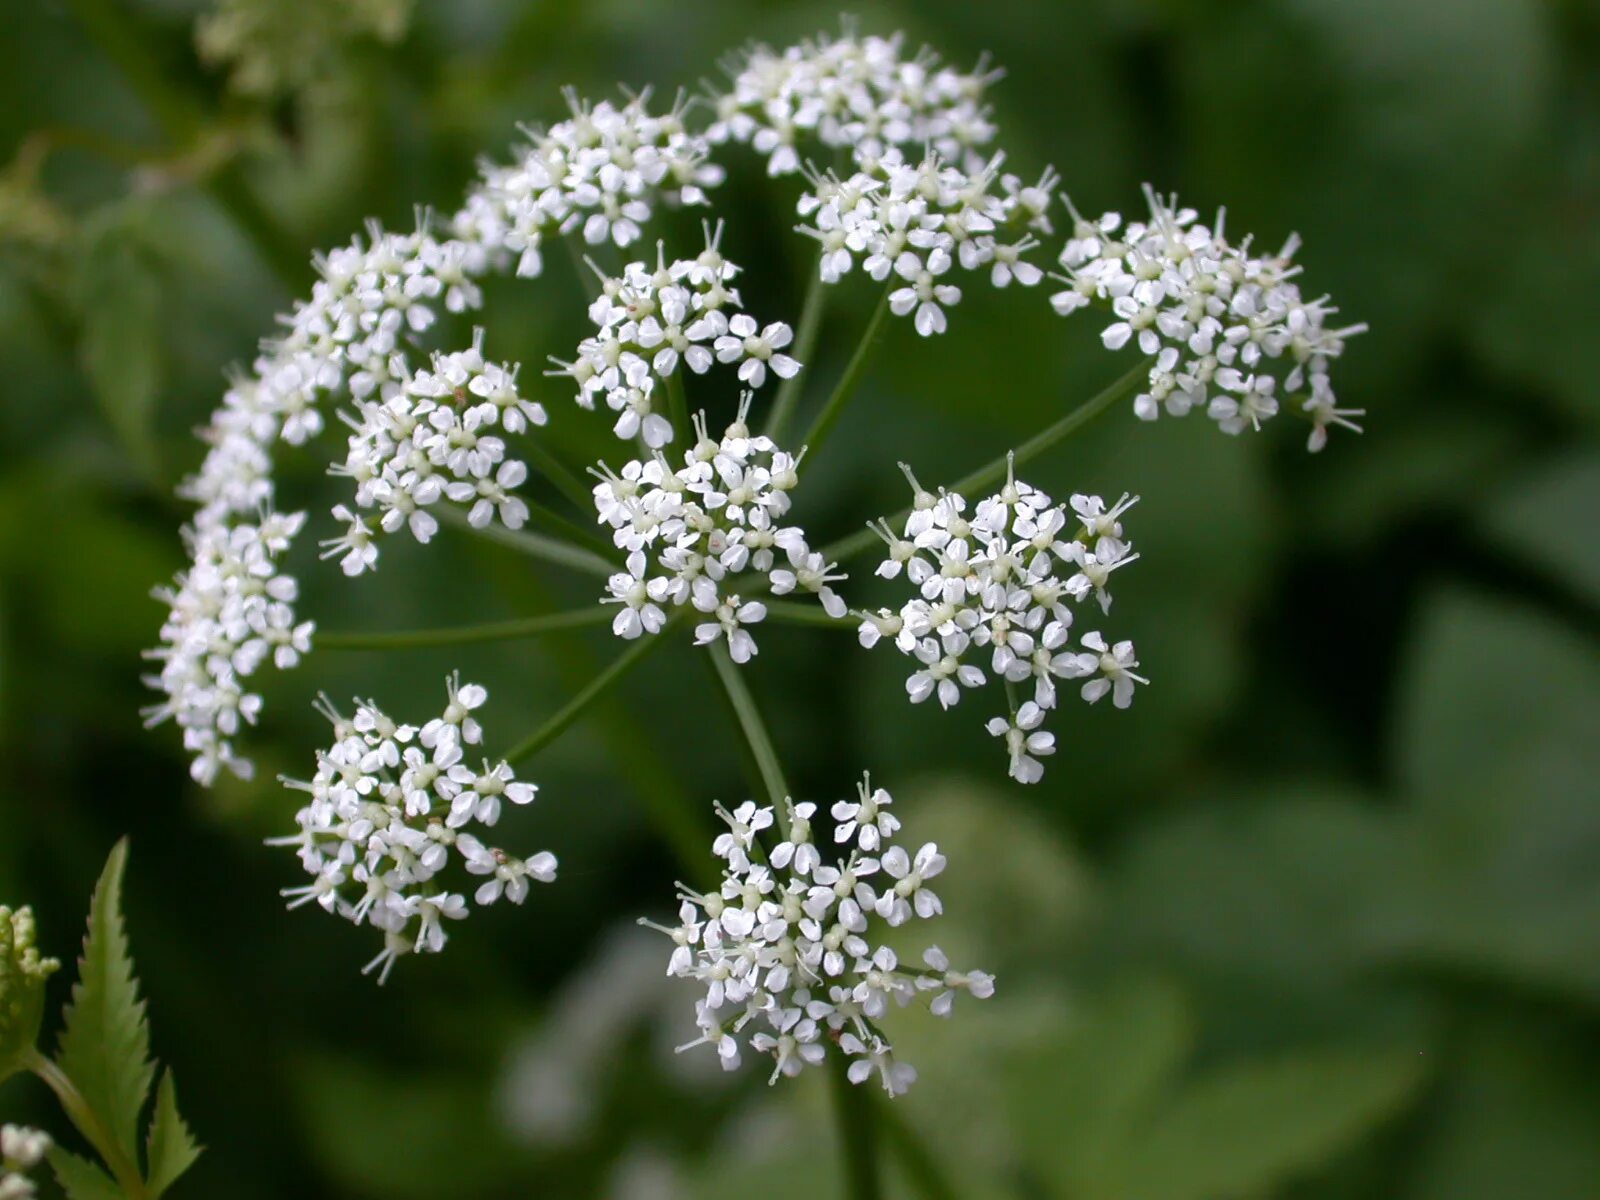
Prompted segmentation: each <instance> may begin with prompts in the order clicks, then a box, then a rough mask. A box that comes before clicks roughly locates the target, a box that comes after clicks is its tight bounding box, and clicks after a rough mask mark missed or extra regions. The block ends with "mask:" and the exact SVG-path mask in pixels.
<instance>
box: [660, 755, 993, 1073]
mask: <svg viewBox="0 0 1600 1200" xmlns="http://www.w3.org/2000/svg"><path fill="white" fill-rule="evenodd" d="M856 795H857V799H856V800H855V801H854V802H850V801H840V802H839V803H838V804H835V805H834V806H833V813H834V815H835V818H836V820H838V821H839V824H838V825H837V826H836V828H835V831H834V839H833V840H834V841H835V842H836V843H841V844H844V843H859V844H860V845H862V846H865V845H866V844H867V843H868V842H869V841H870V842H871V844H872V845H874V846H877V845H880V844H882V845H883V850H884V853H883V859H882V870H881V873H880V867H879V861H878V860H877V859H876V858H870V857H864V856H863V855H862V853H861V851H860V850H858V849H856V848H855V845H851V847H850V849H849V850H848V851H847V852H845V857H844V858H842V859H839V860H836V861H834V862H832V863H823V862H822V861H821V857H820V854H819V852H818V849H817V847H816V845H815V844H814V842H813V832H814V830H813V824H812V818H813V817H815V815H816V805H814V804H810V803H804V804H793V803H789V804H788V805H787V815H788V834H787V836H786V837H785V838H784V840H783V841H781V842H778V843H777V844H776V845H770V843H769V850H768V853H767V855H766V857H767V862H766V863H762V862H760V861H756V860H757V859H759V857H760V856H759V855H757V854H756V853H755V850H756V848H757V846H759V845H760V844H761V843H762V842H763V840H765V838H767V837H770V834H769V833H768V831H769V830H770V828H771V826H772V825H773V824H774V814H773V811H772V809H771V808H768V807H760V806H757V805H756V804H754V803H750V802H746V803H744V804H741V805H739V806H738V807H737V808H735V809H734V810H733V811H732V812H729V811H727V810H726V809H724V808H722V807H721V806H718V808H717V812H718V814H719V815H720V816H721V817H722V820H723V822H724V823H725V824H726V825H727V827H728V828H727V830H726V831H725V832H723V833H721V834H719V835H718V836H717V839H716V841H715V843H714V844H713V852H714V853H715V854H716V855H717V856H718V857H719V858H721V859H722V860H723V862H724V864H725V868H724V871H723V879H722V884H721V886H720V887H719V888H717V889H716V890H714V891H711V892H709V893H704V894H702V893H699V892H695V891H690V890H689V889H686V888H683V887H682V885H680V892H679V897H680V900H681V905H680V908H679V911H678V923H677V924H676V925H661V924H656V923H655V922H652V921H647V920H645V921H641V922H640V923H641V924H643V925H647V926H649V927H650V928H652V929H656V930H658V931H660V932H661V933H664V934H666V935H667V936H668V937H669V938H670V939H671V941H672V944H673V948H672V951H671V955H670V957H669V959H668V963H667V973H668V974H669V975H671V976H673V977H675V978H680V979H689V980H693V981H694V982H695V983H696V984H697V985H698V986H699V987H700V988H702V989H703V997H702V998H701V999H700V1000H699V1001H698V1002H697V1004H696V1006H695V1023H696V1025H697V1026H698V1027H699V1030H700V1034H699V1036H698V1037H696V1038H695V1039H693V1040H692V1041H689V1042H687V1043H685V1044H684V1045H681V1046H679V1047H678V1049H679V1050H680V1051H685V1050H690V1049H693V1048H695V1047H698V1046H707V1045H709V1046H713V1047H715V1049H716V1051H717V1056H718V1058H719V1060H720V1061H721V1063H722V1065H723V1067H724V1068H725V1069H728V1070H732V1069H733V1068H735V1067H737V1066H738V1065H739V1062H740V1059H741V1056H742V1051H743V1050H744V1049H746V1048H748V1049H750V1050H753V1051H755V1052H756V1053H758V1054H762V1055H766V1056H769V1057H770V1058H771V1059H772V1062H773V1067H772V1072H771V1075H770V1076H769V1079H770V1081H771V1082H773V1083H776V1082H777V1081H778V1080H779V1079H782V1078H786V1077H793V1076H795V1075H798V1074H800V1073H801V1072H802V1071H803V1070H804V1069H805V1068H807V1067H813V1066H819V1065H821V1064H822V1063H824V1062H825V1061H826V1060H827V1058H828V1055H829V1054H830V1053H839V1054H842V1055H844V1056H845V1058H846V1059H847V1060H849V1066H848V1068H847V1069H848V1073H849V1077H850V1078H851V1079H852V1080H853V1081H855V1082H857V1083H862V1082H865V1081H866V1080H867V1079H868V1078H869V1077H871V1076H872V1075H874V1074H876V1075H878V1076H879V1077H880V1079H881V1080H882V1082H883V1083H884V1086H885V1087H887V1088H888V1089H889V1090H890V1092H891V1094H898V1093H899V1092H902V1091H904V1090H905V1088H906V1087H908V1086H909V1085H910V1083H911V1082H912V1081H913V1080H914V1079H915V1078H916V1072H915V1071H913V1070H912V1069H911V1068H910V1066H909V1065H907V1064H905V1063H901V1062H899V1061H898V1060H896V1059H895V1057H894V1054H893V1049H892V1047H891V1046H890V1045H889V1043H888V1042H887V1041H885V1040H884V1037H883V1033H882V1029H881V1024H880V1023H881V1022H883V1021H884V1020H885V1019H886V1018H888V1017H889V1016H891V1015H892V1013H893V1011H894V1010H895V1009H896V1008H899V1007H901V1006H904V1005H906V1004H909V1003H911V1002H912V1001H914V1000H916V999H918V998H919V997H921V998H924V999H926V1000H927V1002H928V1006H929V1007H930V1008H931V1009H932V1010H933V1011H934V1012H936V1013H938V1014H940V1015H945V1014H947V1013H948V1012H949V1011H950V1007H951V1001H952V998H953V994H954V993H955V992H956V991H965V992H967V993H968V994H969V995H971V996H973V997H975V998H978V999H982V998H984V997H986V996H989V995H992V994H993V991H994V983H993V979H992V977H991V976H989V975H986V974H985V973H983V972H981V971H971V972H960V971H956V970H953V969H951V967H950V963H949V961H948V960H947V959H946V958H945V956H944V955H943V953H942V952H941V951H940V950H939V949H938V947H936V946H935V947H930V948H929V949H928V950H927V951H926V952H925V953H924V955H923V962H924V963H925V964H927V966H926V969H922V968H907V967H906V966H904V965H902V963H901V962H900V959H899V957H898V955H897V954H896V953H895V951H894V950H893V949H892V948H890V947H889V946H887V945H885V944H882V942H881V940H879V939H881V937H882V935H883V931H884V929H885V928H886V927H890V926H896V925H902V924H906V923H909V922H910V921H912V920H930V919H932V918H934V917H937V916H938V915H939V913H940V910H941V905H940V902H939V899H938V897H937V896H936V895H935V894H934V893H933V892H932V891H931V890H930V889H929V888H928V887H927V881H928V880H930V879H933V878H934V877H935V876H937V875H938V874H939V873H940V872H941V871H942V870H943V869H944V867H945V860H944V856H943V855H941V854H940V853H939V851H938V849H937V847H935V846H934V845H932V844H931V843H930V844H928V845H925V846H923V847H922V848H921V849H920V850H918V851H917V852H916V854H915V855H911V854H908V853H907V851H906V850H905V849H903V848H902V847H900V846H897V845H892V844H889V842H888V840H887V839H890V838H892V836H893V835H894V833H895V832H896V831H897V829H898V823H897V822H895V821H894V819H893V818H892V817H891V816H890V815H889V813H888V809H889V806H890V805H891V803H892V798H891V797H890V796H889V794H888V793H887V792H885V791H884V790H883V789H881V788H878V789H874V788H873V786H872V784H871V781H870V780H867V779H863V780H862V782H861V784H860V786H859V787H858V788H857V791H856ZM764 835H765V836H764ZM880 839H883V840H882V841H881V843H880ZM879 879H881V880H882V881H883V882H884V884H885V886H884V888H883V890H882V891H881V892H880V891H875V890H874V889H873V887H872V886H871V883H872V882H873V881H876V880H879Z"/></svg>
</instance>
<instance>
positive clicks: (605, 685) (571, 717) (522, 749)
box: [503, 629, 667, 763]
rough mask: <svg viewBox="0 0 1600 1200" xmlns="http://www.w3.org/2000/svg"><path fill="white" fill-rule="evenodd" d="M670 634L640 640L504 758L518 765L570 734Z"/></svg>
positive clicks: (661, 633)
mask: <svg viewBox="0 0 1600 1200" xmlns="http://www.w3.org/2000/svg"><path fill="white" fill-rule="evenodd" d="M666 633H667V631H666V630H665V629H663V630H662V631H661V632H660V633H656V634H648V635H646V636H644V637H641V638H639V639H637V640H636V641H635V642H634V643H633V645H631V646H629V647H628V648H627V650H625V651H623V653H622V654H621V655H619V656H618V657H617V658H616V659H614V660H613V661H612V663H611V665H610V666H608V667H607V668H605V670H603V671H601V672H600V674H598V675H596V676H595V677H594V678H593V679H591V680H590V681H589V682H588V684H587V685H586V686H585V687H584V688H583V689H582V690H581V691H580V692H579V693H578V694H577V695H576V696H574V697H573V698H572V699H571V700H569V701H567V703H566V706H565V707H563V708H562V709H561V710H560V711H559V712H558V713H556V715H555V716H553V717H551V718H550V719H549V720H548V721H546V722H545V723H544V724H543V725H541V726H539V728H538V729H535V730H534V731H533V732H532V733H530V734H529V735H528V736H527V737H525V738H523V739H522V740H521V741H520V742H518V743H517V744H516V745H515V746H513V747H511V749H509V750H507V751H506V752H505V754H504V755H503V757H504V758H505V760H506V761H507V762H510V763H517V762H521V761H522V760H523V759H525V758H528V757H530V756H532V755H534V754H536V753H538V752H539V751H540V750H543V749H544V748H545V747H546V746H548V745H549V744H550V743H551V742H553V741H555V740H556V738H558V737H560V736H561V734H562V733H563V732H564V731H565V730H566V728H567V726H569V725H571V724H572V723H573V722H574V721H576V720H577V719H578V718H579V717H581V716H582V715H583V713H584V710H585V709H587V708H588V707H589V706H590V705H591V704H593V703H594V702H595V701H596V700H598V699H600V697H601V696H603V695H605V694H606V693H607V692H608V691H610V690H611V688H612V687H613V686H614V685H616V684H617V683H618V682H620V681H621V679H622V677H623V676H624V675H626V674H627V673H628V672H629V671H631V670H632V669H633V668H634V667H635V666H637V665H638V664H639V663H640V662H642V661H643V660H644V658H645V656H646V655H648V654H649V653H650V652H651V651H652V650H654V649H655V648H656V647H657V646H659V645H660V644H661V643H662V642H664V641H666Z"/></svg>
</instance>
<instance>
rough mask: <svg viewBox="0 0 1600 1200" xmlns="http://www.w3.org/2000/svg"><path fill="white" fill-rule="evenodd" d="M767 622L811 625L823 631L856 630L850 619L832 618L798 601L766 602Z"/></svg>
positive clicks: (813, 606)
mask: <svg viewBox="0 0 1600 1200" xmlns="http://www.w3.org/2000/svg"><path fill="white" fill-rule="evenodd" d="M763 603H765V604H766V606H767V620H769V621H776V622H778V623H779V624H780V625H809V626H812V627H814V628H821V629H843V630H854V629H855V627H856V626H855V622H853V621H851V620H850V619H849V618H848V617H830V616H829V615H828V614H827V613H826V612H824V611H823V609H822V608H821V607H820V606H818V605H815V604H802V603H800V601H798V600H766V601H763Z"/></svg>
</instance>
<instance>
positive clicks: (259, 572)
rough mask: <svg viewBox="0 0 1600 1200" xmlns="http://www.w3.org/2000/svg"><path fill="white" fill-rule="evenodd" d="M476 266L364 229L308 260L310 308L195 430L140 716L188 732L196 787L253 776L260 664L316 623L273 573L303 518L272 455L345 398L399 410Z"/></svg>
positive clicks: (368, 560) (355, 532)
mask: <svg viewBox="0 0 1600 1200" xmlns="http://www.w3.org/2000/svg"><path fill="white" fill-rule="evenodd" d="M480 257H481V256H478V255H475V253H474V252H473V251H472V249H471V248H470V247H468V246H467V245H465V244H463V243H460V242H451V241H439V240H438V239H436V238H434V237H433V236H432V234H430V233H429V232H428V229H427V226H426V224H423V225H421V226H419V228H418V230H417V231H416V232H415V233H410V234H396V233H389V232H385V231H384V230H383V229H381V228H380V227H378V226H377V225H376V224H374V225H372V226H370V227H369V229H368V235H367V237H366V238H365V239H361V238H357V239H356V240H355V241H353V242H351V243H350V245H348V246H344V247H341V248H340V249H337V250H334V251H332V252H330V253H328V254H325V255H318V256H316V258H315V260H314V261H315V264H316V268H317V274H318V279H317V282H316V283H315V284H314V285H313V287H312V290H311V297H310V299H308V300H306V301H303V302H301V303H299V304H297V305H296V306H295V308H294V311H293V312H292V313H291V314H290V315H289V316H287V317H285V318H283V322H284V325H285V326H286V331H285V333H284V335H283V336H282V337H281V338H279V339H277V340H275V341H271V342H268V343H266V345H265V346H264V348H263V350H262V353H261V355H260V356H259V357H258V358H257V359H256V361H255V363H254V365H253V367H252V370H251V373H250V374H249V375H248V376H244V375H241V376H238V377H236V378H235V379H234V380H233V383H232V385H231V386H230V387H229V389H228V391H227V392H226V394H225V395H224V396H223V399H222V406H221V407H220V408H218V409H217V411H216V412H215V413H213V414H212V417H211V423H210V424H209V425H208V426H207V427H206V428H205V429H204V430H202V431H201V437H202V439H203V440H204V441H205V442H206V443H207V444H208V446H209V450H208V451H207V453H206V456H205V460H204V462H203V463H202V464H201V466H200V469H199V471H198V472H196V473H195V474H194V475H193V476H191V477H190V478H189V479H187V480H185V481H184V483H183V484H182V486H181V487H180V488H179V494H180V495H181V496H183V497H184V498H185V499H187V500H191V501H193V502H194V503H195V504H197V505H198V506H199V508H198V510H197V511H196V513H195V515H194V519H193V521H192V522H191V524H190V526H189V527H188V528H187V529H186V530H185V531H184V540H185V542H186V544H187V546H188V549H189V557H190V565H189V566H188V567H187V568H185V569H184V570H183V571H181V572H179V573H178V575H177V577H176V578H175V580H174V581H173V584H172V585H171V586H170V587H165V588H161V589H158V590H157V591H156V593H155V594H156V597H157V598H158V599H159V600H161V601H162V602H163V603H165V604H166V605H167V606H168V608H169V613H168V616H167V620H166V622H165V624H164V625H163V626H162V629H161V645H160V646H159V647H158V648H157V649H155V650H152V651H150V652H149V657H151V658H154V659H156V660H157V661H158V662H160V663H161V670H160V673H159V674H158V675H155V676H152V677H151V678H150V679H149V681H148V682H149V683H150V685H151V686H152V687H154V688H157V689H159V690H160V691H161V692H162V693H163V694H164V699H163V700H162V702H161V703H159V704H156V705H153V706H151V707H150V708H149V709H147V710H146V714H145V715H146V717H147V719H148V720H149V722H150V723H151V724H156V723H159V722H161V721H164V720H168V719H171V720H172V721H174V722H175V723H176V724H177V725H178V727H179V728H180V729H181V730H182V731H183V742H184V748H185V749H186V750H187V751H188V752H189V754H190V755H191V756H192V763H191V767H190V773H191V774H192V775H193V776H194V778H195V779H196V780H197V781H199V782H200V783H203V784H210V783H212V782H213V781H214V780H215V779H216V777H217V775H218V773H219V772H220V771H221V770H223V769H227V770H230V771H232V772H234V773H235V774H237V775H239V776H241V777H244V778H248V777H249V775H250V772H251V765H250V761H249V759H248V758H245V757H244V756H242V755H240V754H239V753H238V752H237V750H236V748H235V745H234V739H235V737H236V736H237V734H238V733H239V730H240V728H241V727H242V726H243V725H245V724H249V723H252V722H254V721H255V719H256V715H257V713H258V712H259V711H260V707H261V698H260V696H259V695H257V694H256V693H254V692H252V691H250V689H249V682H248V681H249V677H250V676H251V675H253V674H254V673H255V671H256V670H257V669H258V668H259V667H260V666H262V665H263V664H265V663H267V662H271V663H272V665H273V666H275V667H278V668H279V669H285V668H288V667H292V666H294V665H295V664H296V663H297V662H298V661H299V659H300V657H301V655H303V654H305V653H306V652H307V651H309V650H310V648H311V635H312V633H313V631H314V626H313V624H312V623H311V622H310V621H299V620H297V619H296V617H295V612H294V602H295V598H296V595H297V591H298V589H297V587H296V584H295V580H294V579H293V578H292V577H290V576H288V575H285V574H283V573H282V572H281V571H280V570H279V569H278V566H277V560H278V559H279V558H280V557H281V556H282V555H283V553H284V552H285V551H286V550H287V549H288V548H289V546H290V544H291V543H292V542H293V540H294V537H295V535H296V534H298V533H299V531H300V529H301V527H302V526H303V525H304V523H305V514H304V513H283V514H278V513H274V512H273V511H272V508H273V502H274V497H275V488H274V484H273V478H272V447H273V444H274V443H275V442H277V441H279V440H280V439H281V440H282V441H285V442H288V443H290V444H292V445H300V444H302V443H304V442H306V441H308V440H310V439H311V438H313V437H315V436H317V434H319V433H320V432H321V431H322V428H323V418H322V413H321V411H320V409H319V405H320V403H321V402H322V400H323V399H324V397H326V396H328V395H329V394H331V393H332V392H334V391H336V390H338V389H340V388H348V390H349V393H350V394H351V395H352V396H353V397H355V398H356V400H357V402H358V403H371V404H373V405H381V404H384V403H386V402H388V401H390V400H393V399H395V398H396V397H397V396H398V395H399V394H400V390H401V381H402V380H404V379H406V378H407V377H408V375H407V369H406V360H405V355H404V350H405V348H406V346H407V345H408V343H409V341H410V339H411V338H412V337H413V336H414V335H416V334H418V333H421V332H422V331H424V330H426V329H427V328H428V327H429V326H430V325H432V323H433V320H434V313H435V311H436V309H437V308H439V307H441V306H442V307H443V308H445V309H447V310H449V311H451V312H462V311H465V310H466V309H468V308H473V307H476V306H477V305H478V304H479V303H480V302H481V299H482V298H481V295H480V293H479V291H478V288H477V285H476V284H475V283H474V282H473V271H474V269H475V267H474V263H475V262H476V261H477V259H478V258H480ZM483 403H493V401H491V400H490V399H489V398H487V397H485V398H484V401H483ZM480 407H482V404H480ZM526 416H527V414H526V412H525V411H521V412H519V417H520V418H521V419H526ZM510 419H511V420H516V419H518V418H515V417H514V418H510ZM495 482H496V483H497V484H498V483H499V481H498V480H496V481H495ZM405 515H406V516H409V515H410V514H405ZM343 519H345V520H346V521H347V522H348V525H347V528H346V532H345V534H344V535H343V536H342V537H341V538H339V539H337V542H338V544H337V546H336V548H335V553H336V554H337V555H338V556H339V558H340V559H341V561H342V563H343V565H344V567H345V569H346V570H347V571H349V572H351V573H355V572H359V571H361V570H365V569H366V568H367V567H370V566H371V565H372V563H373V562H374V561H376V558H377V548H376V547H375V546H374V545H373V544H372V538H373V536H374V534H375V533H376V531H375V530H374V529H372V528H371V527H369V526H368V525H367V524H366V522H365V521H362V520H360V519H358V518H357V517H356V516H355V514H354V513H348V515H347V516H345V517H344V518H343ZM415 528H417V526H413V529H415Z"/></svg>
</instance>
